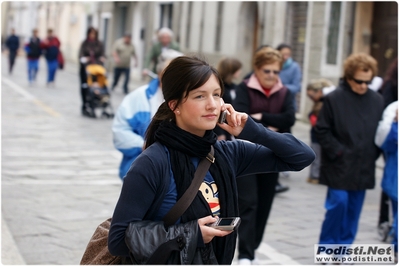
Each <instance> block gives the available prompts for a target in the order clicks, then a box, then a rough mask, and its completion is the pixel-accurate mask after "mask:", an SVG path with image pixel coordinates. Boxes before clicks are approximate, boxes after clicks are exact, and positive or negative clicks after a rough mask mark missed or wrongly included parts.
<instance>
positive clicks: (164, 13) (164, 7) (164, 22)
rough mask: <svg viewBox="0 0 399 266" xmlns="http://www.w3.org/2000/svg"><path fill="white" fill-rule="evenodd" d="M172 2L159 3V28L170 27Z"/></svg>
mask: <svg viewBox="0 0 399 266" xmlns="http://www.w3.org/2000/svg"><path fill="white" fill-rule="evenodd" d="M172 12H173V4H170V3H168V4H161V20H160V24H159V28H163V27H167V28H169V29H171V28H172V15H173V13H172Z"/></svg>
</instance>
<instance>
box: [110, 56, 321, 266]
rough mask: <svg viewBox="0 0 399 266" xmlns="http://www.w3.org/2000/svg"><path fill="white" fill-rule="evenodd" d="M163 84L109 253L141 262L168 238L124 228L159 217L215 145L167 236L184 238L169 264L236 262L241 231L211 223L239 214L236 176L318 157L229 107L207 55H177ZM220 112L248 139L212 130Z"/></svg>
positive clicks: (289, 167)
mask: <svg viewBox="0 0 399 266" xmlns="http://www.w3.org/2000/svg"><path fill="white" fill-rule="evenodd" d="M161 81H162V91H163V95H164V98H165V102H164V103H163V104H161V106H160V107H159V109H158V111H157V113H156V114H155V115H154V117H153V119H152V121H151V124H150V125H149V127H148V130H147V134H146V144H145V148H146V149H145V150H144V151H143V152H142V153H141V154H140V155H139V156H138V157H137V159H136V160H135V161H134V162H133V163H132V165H131V167H130V169H129V171H128V172H127V174H126V177H125V179H124V182H123V186H122V190H121V194H120V198H119V200H118V202H117V204H116V207H115V211H114V214H113V217H112V223H111V228H110V232H109V239H108V248H109V251H110V253H111V254H113V255H117V256H122V257H124V258H128V257H129V256H130V257H131V258H132V257H133V258H134V259H135V260H136V261H137V257H139V256H143V253H146V252H148V250H149V249H154V247H155V248H156V247H157V246H159V245H161V244H162V243H163V242H162V241H160V239H161V238H162V237H158V235H156V234H158V233H159V230H158V231H156V230H153V231H151V230H148V231H146V234H147V235H145V237H143V238H141V239H135V240H134V241H129V239H130V235H129V234H130V231H129V230H128V231H127V230H126V229H127V228H128V227H129V224H131V223H132V224H135V223H140V221H143V220H151V221H161V220H162V218H163V217H164V216H165V214H166V213H167V212H168V211H169V210H170V209H171V208H172V207H173V205H174V204H175V203H176V202H177V200H178V199H179V198H180V197H181V196H182V195H183V194H184V192H185V190H186V189H187V188H188V187H189V185H190V183H191V180H192V179H193V176H194V172H195V168H196V166H197V165H198V162H199V161H200V159H202V158H205V157H206V156H207V154H208V153H209V152H210V150H211V146H212V145H213V147H214V151H215V153H214V157H215V161H214V163H213V164H212V165H211V166H210V168H209V171H208V173H207V174H206V176H205V178H204V181H203V184H202V185H201V188H200V190H199V192H198V194H197V195H196V197H195V199H194V200H193V202H192V203H191V205H190V206H189V207H188V209H187V210H186V211H185V213H184V214H183V215H182V216H181V217H180V219H179V221H178V222H177V223H176V224H175V225H173V226H170V227H168V228H167V234H168V236H169V239H170V238H172V237H175V236H176V237H177V238H179V237H180V240H181V241H180V242H179V243H183V244H182V245H181V247H182V250H181V251H180V252H174V253H172V255H171V256H170V257H169V259H168V260H167V264H231V262H232V260H233V256H234V250H235V245H236V237H237V233H236V231H233V232H232V231H221V230H219V229H215V228H212V227H209V226H207V224H209V223H213V222H215V221H216V218H215V217H216V216H219V217H237V216H239V213H238V207H237V206H238V202H237V186H236V180H235V179H236V177H239V176H244V177H242V178H245V175H248V174H253V173H259V172H277V171H299V170H301V169H303V168H304V167H306V166H308V165H309V164H310V163H311V162H312V161H313V160H314V158H315V155H314V153H313V151H312V149H311V148H310V147H308V146H307V145H306V144H304V143H303V142H301V141H299V140H298V139H296V138H295V137H294V136H292V135H291V134H281V133H277V132H274V131H272V130H269V129H266V128H265V127H264V126H263V125H261V124H257V123H255V122H254V121H253V120H252V118H250V117H249V116H248V115H247V114H246V113H240V112H236V111H235V110H234V108H233V107H232V105H230V104H224V103H223V102H222V101H221V97H222V95H223V82H222V80H221V78H220V76H219V74H218V72H217V71H216V70H215V69H214V68H213V67H211V66H209V65H208V64H207V63H206V62H205V61H203V60H200V59H198V58H196V57H187V56H181V57H178V58H176V59H174V60H173V61H172V62H171V63H170V64H169V65H168V67H167V68H166V69H165V70H164V72H163V75H162V79H161ZM223 110H227V112H228V115H227V120H226V123H223V124H219V126H220V127H221V128H222V129H224V130H226V131H227V132H229V133H230V134H232V135H233V136H239V137H240V139H242V140H248V141H242V140H236V141H217V136H216V134H215V133H214V132H213V129H214V127H215V126H216V123H217V121H218V118H219V114H220V112H221V111H223ZM142 230H145V228H142ZM178 241H179V239H178ZM184 243H185V244H184ZM137 246H140V247H138V248H137ZM141 262H143V261H141Z"/></svg>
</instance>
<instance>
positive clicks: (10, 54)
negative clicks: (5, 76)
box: [8, 50, 17, 74]
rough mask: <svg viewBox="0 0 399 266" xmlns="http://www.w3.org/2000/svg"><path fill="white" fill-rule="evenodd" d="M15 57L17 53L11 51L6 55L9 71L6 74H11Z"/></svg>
mask: <svg viewBox="0 0 399 266" xmlns="http://www.w3.org/2000/svg"><path fill="white" fill-rule="evenodd" d="M16 57H17V51H11V50H9V55H8V63H9V69H8V72H9V73H10V74H11V72H12V69H13V68H14V64H15V58H16Z"/></svg>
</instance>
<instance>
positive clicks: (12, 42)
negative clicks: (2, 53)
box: [6, 35, 19, 52]
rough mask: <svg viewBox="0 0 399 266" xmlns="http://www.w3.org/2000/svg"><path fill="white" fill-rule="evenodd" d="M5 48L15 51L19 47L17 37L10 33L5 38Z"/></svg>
mask: <svg viewBox="0 0 399 266" xmlns="http://www.w3.org/2000/svg"><path fill="white" fill-rule="evenodd" d="M6 46H7V48H8V49H9V50H10V51H12V52H16V51H17V50H18V48H19V38H18V36H16V35H10V36H9V37H8V38H7V40H6Z"/></svg>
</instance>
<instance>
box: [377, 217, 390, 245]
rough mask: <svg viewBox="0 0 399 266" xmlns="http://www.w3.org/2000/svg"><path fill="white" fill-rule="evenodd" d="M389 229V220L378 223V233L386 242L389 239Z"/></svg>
mask: <svg viewBox="0 0 399 266" xmlns="http://www.w3.org/2000/svg"><path fill="white" fill-rule="evenodd" d="M389 230H390V226H389V222H383V223H380V224H379V225H378V235H379V239H380V240H381V241H383V242H385V241H386V240H387V237H388V234H389Z"/></svg>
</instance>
